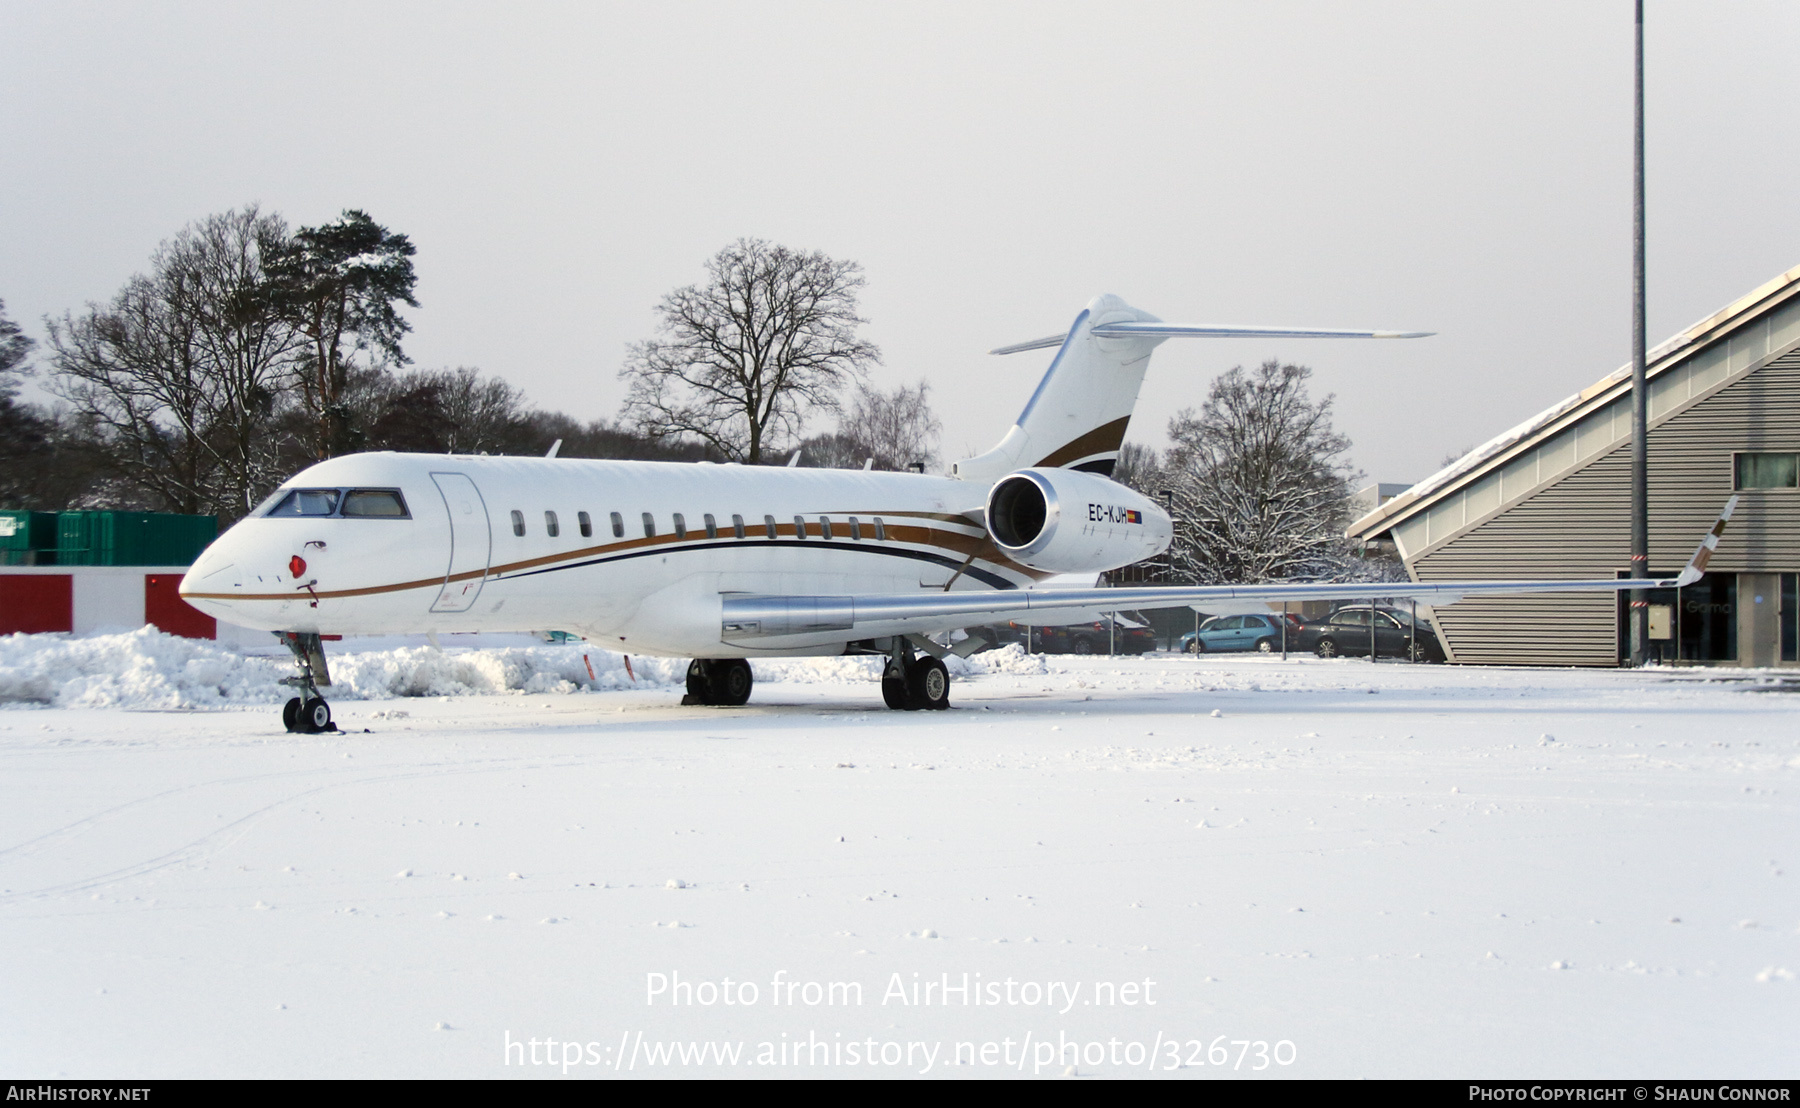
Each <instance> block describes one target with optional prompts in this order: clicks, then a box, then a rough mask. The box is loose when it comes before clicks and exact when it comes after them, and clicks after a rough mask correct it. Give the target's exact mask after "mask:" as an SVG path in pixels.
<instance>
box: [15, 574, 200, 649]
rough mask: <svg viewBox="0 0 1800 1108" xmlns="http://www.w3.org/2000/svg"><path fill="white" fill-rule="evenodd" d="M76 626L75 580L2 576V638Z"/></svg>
mask: <svg viewBox="0 0 1800 1108" xmlns="http://www.w3.org/2000/svg"><path fill="white" fill-rule="evenodd" d="M194 614H195V615H199V614H200V613H199V612H195V613H194ZM74 626H75V589H74V579H73V578H72V577H70V576H69V575H68V574H66V573H53V574H44V573H34V574H17V575H15V574H10V573H8V574H0V635H11V634H14V633H17V632H21V631H22V632H25V633H28V634H31V633H36V632H41V631H69V630H72V629H73V628H74Z"/></svg>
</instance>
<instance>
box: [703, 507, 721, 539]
mask: <svg viewBox="0 0 1800 1108" xmlns="http://www.w3.org/2000/svg"><path fill="white" fill-rule="evenodd" d="M701 518H702V519H704V520H706V537H707V538H709V539H716V538H718V537H719V524H718V522H717V521H716V520H714V519H713V516H712V513H711V512H708V513H706V515H704V516H702V517H701Z"/></svg>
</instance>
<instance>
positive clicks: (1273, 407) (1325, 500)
mask: <svg viewBox="0 0 1800 1108" xmlns="http://www.w3.org/2000/svg"><path fill="white" fill-rule="evenodd" d="M1311 376H1312V370H1310V369H1307V368H1306V367H1304V366H1295V365H1282V364H1280V363H1279V362H1273V361H1270V362H1264V363H1263V364H1262V365H1261V366H1259V367H1257V368H1256V369H1255V370H1252V371H1248V372H1246V371H1245V370H1244V369H1243V367H1241V366H1240V367H1238V368H1236V369H1233V370H1232V371H1231V372H1229V373H1227V374H1225V375H1223V376H1221V377H1220V378H1219V379H1218V380H1216V381H1214V382H1213V386H1212V389H1211V391H1210V393H1209V394H1208V396H1207V400H1206V403H1205V404H1204V405H1203V406H1202V407H1201V409H1200V413H1199V414H1198V415H1195V414H1194V412H1193V410H1192V409H1188V410H1186V411H1183V412H1181V413H1180V414H1179V415H1177V416H1176V417H1175V418H1174V419H1173V420H1171V421H1170V422H1169V437H1170V438H1171V439H1172V440H1174V445H1173V447H1172V448H1171V449H1170V451H1169V454H1168V459H1167V461H1168V471H1169V476H1170V482H1171V487H1172V488H1173V490H1174V515H1175V546H1174V549H1173V551H1172V553H1173V555H1174V558H1173V561H1174V566H1175V569H1176V572H1177V574H1178V575H1180V576H1182V577H1184V578H1186V579H1189V580H1192V581H1196V582H1199V583H1204V584H1211V583H1227V584H1237V583H1253V582H1262V581H1279V580H1318V579H1343V578H1344V577H1346V576H1347V575H1348V576H1350V577H1351V578H1352V579H1354V577H1355V576H1356V567H1355V566H1354V565H1352V564H1350V562H1351V560H1350V559H1349V556H1348V550H1347V546H1346V543H1345V540H1344V537H1343V534H1342V528H1343V525H1344V523H1345V516H1346V515H1347V513H1348V510H1349V507H1348V506H1349V497H1350V493H1351V489H1352V481H1353V480H1354V478H1355V476H1356V475H1355V474H1354V473H1353V472H1352V471H1351V469H1350V467H1349V466H1348V464H1347V463H1346V462H1345V460H1344V455H1345V453H1346V452H1347V451H1348V450H1349V449H1350V440H1349V439H1347V438H1345V437H1344V436H1343V435H1340V434H1338V433H1337V432H1336V431H1334V430H1332V427H1331V402H1332V398H1331V397H1329V396H1327V397H1325V398H1324V399H1323V400H1317V401H1314V400H1312V399H1310V398H1309V397H1308V395H1307V391H1306V382H1307V379H1308V378H1309V377H1311Z"/></svg>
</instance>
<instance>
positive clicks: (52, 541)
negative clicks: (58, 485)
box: [0, 510, 56, 566]
mask: <svg viewBox="0 0 1800 1108" xmlns="http://www.w3.org/2000/svg"><path fill="white" fill-rule="evenodd" d="M55 564H56V513H55V512H22V511H11V510H8V511H0V566H51V565H55Z"/></svg>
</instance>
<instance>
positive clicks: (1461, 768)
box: [0, 632, 1800, 1078]
mask: <svg viewBox="0 0 1800 1108" xmlns="http://www.w3.org/2000/svg"><path fill="white" fill-rule="evenodd" d="M444 646H445V650H443V651H439V650H436V649H434V648H432V647H430V646H427V645H423V644H402V643H346V644H338V645H337V649H336V650H335V652H334V655H333V670H334V674H333V675H334V677H336V678H338V681H339V686H338V687H337V688H336V689H335V690H334V692H335V694H336V695H335V696H334V700H333V703H334V707H335V709H336V711H337V716H338V720H339V722H340V723H341V724H342V725H343V726H345V727H346V728H352V729H354V731H353V733H347V734H343V735H328V736H300V735H289V734H286V733H285V732H283V731H282V730H281V727H280V723H279V721H278V718H277V714H276V711H275V707H274V706H275V704H276V703H277V702H278V701H279V699H281V698H282V696H283V695H284V693H285V690H282V689H280V687H279V686H277V685H275V684H274V678H275V677H277V676H279V675H280V673H281V672H283V667H282V666H281V664H280V662H281V660H280V659H278V658H276V657H274V655H273V654H272V653H271V654H270V655H269V656H267V657H256V658H244V657H240V656H237V655H233V654H229V653H225V652H222V651H219V650H218V649H216V648H215V647H213V646H211V645H210V644H203V643H190V642H185V641H182V640H171V639H168V638H165V637H162V636H160V635H156V634H154V633H148V632H145V633H139V634H137V635H133V636H110V637H99V638H92V639H74V640H71V639H65V638H61V637H57V636H37V637H25V636H21V637H14V638H11V639H0V1070H4V1071H5V1072H7V1073H8V1074H10V1075H13V1076H15V1077H50V1076H56V1075H67V1076H78V1077H130V1076H215V1075H252V1076H275V1075H293V1076H325V1075H333V1076H336V1075H393V1076H471V1077H505V1076H533V1077H561V1076H562V1074H563V1072H564V1063H568V1064H567V1074H568V1076H569V1077H571V1078H573V1077H577V1076H614V1075H627V1074H629V1075H633V1076H646V1075H650V1076H656V1075H663V1074H689V1075H700V1074H705V1075H726V1074H741V1075H749V1076H797V1075H809V1074H820V1075H830V1076H890V1075H911V1074H917V1073H927V1074H929V1075H932V1076H937V1075H953V1076H1012V1075H1017V1074H1021V1073H1022V1074H1024V1075H1027V1076H1029V1075H1032V1074H1042V1075H1044V1076H1051V1075H1055V1076H1062V1075H1064V1074H1066V1073H1068V1072H1070V1070H1071V1068H1072V1069H1073V1070H1074V1072H1075V1073H1077V1074H1093V1075H1100V1076H1109V1075H1120V1076H1124V1075H1131V1074H1137V1075H1146V1076H1147V1075H1150V1074H1151V1073H1153V1072H1154V1073H1155V1074H1157V1075H1159V1076H1161V1075H1164V1074H1172V1075H1174V1076H1184V1077H1213V1076H1225V1075H1240V1076H1242V1075H1249V1074H1252V1073H1255V1072H1259V1071H1258V1070H1257V1067H1259V1066H1262V1067H1265V1068H1263V1069H1261V1070H1260V1073H1261V1074H1262V1075H1264V1076H1275V1075H1279V1076H1306V1077H1323V1076H1455V1077H1470V1076H1487V1077H1494V1076H1536V1077H1546V1076H1626V1075H1656V1076H1714V1075H1729V1076H1734V1077H1745V1076H1791V1075H1792V1074H1793V1072H1794V1067H1795V1058H1796V1054H1795V1046H1794V1044H1795V1043H1796V1042H1800V979H1797V978H1796V974H1800V896H1796V889H1797V888H1800V808H1797V806H1796V802H1795V801H1796V796H1797V795H1800V726H1797V724H1800V712H1797V709H1800V692H1797V691H1796V689H1795V687H1794V686H1793V685H1787V684H1782V683H1781V681H1780V679H1779V678H1778V676H1777V675H1774V674H1769V673H1762V674H1749V675H1746V674H1744V673H1741V672H1739V671H1685V672H1683V671H1674V672H1671V671H1660V672H1645V673H1618V672H1576V671H1522V670H1493V669H1473V668H1466V669H1465V668H1457V667H1445V666H1429V667H1428V666H1405V665H1399V664H1389V663H1385V662H1384V663H1383V664H1380V665H1371V664H1370V663H1369V662H1367V661H1366V660H1364V661H1333V662H1321V661H1318V660H1316V659H1310V658H1306V659H1294V660H1291V661H1288V662H1285V663H1284V662H1281V661H1280V660H1278V659H1272V658H1252V657H1238V658H1222V657H1218V656H1208V657H1204V658H1189V657H1170V656H1153V657H1149V658H1144V659H1131V660H1125V659H1107V658H1095V659H1074V658H1049V659H1045V658H1042V657H1024V656H1020V655H1018V654H1017V653H1016V651H1015V652H1012V653H1008V654H1005V655H999V656H996V655H984V656H980V657H978V658H977V659H976V660H975V661H974V662H973V663H971V664H969V665H966V666H964V667H962V669H963V671H964V672H963V673H962V674H961V676H960V677H959V679H958V681H957V682H956V684H955V685H954V686H953V690H952V697H953V704H954V708H953V710H952V711H949V712H944V713H901V712H890V711H887V710H886V709H884V708H883V707H882V706H881V703H880V697H879V694H878V692H877V690H876V688H875V686H874V684H873V682H872V680H871V679H870V678H871V676H872V673H873V670H872V668H871V664H870V663H867V662H865V661H861V660H849V659H827V660H811V661H792V662H778V663H769V664H760V663H759V664H758V666H757V672H758V680H759V683H758V686H757V690H756V695H755V697H754V699H753V700H752V703H751V704H750V706H748V707H746V708H740V709H710V708H682V707H679V706H678V704H677V701H678V699H679V693H680V688H679V685H678V680H679V677H680V675H681V672H682V667H681V666H680V665H679V664H676V663H671V662H667V661H659V660H651V659H641V658H634V659H633V660H632V665H633V670H632V675H633V676H635V678H636V680H635V681H634V680H633V679H632V677H631V676H627V675H626V674H625V671H624V663H623V661H622V659H620V658H618V657H617V656H616V655H611V654H607V653H605V652H602V651H599V650H595V649H593V648H590V647H584V646H581V645H572V646H545V645H541V644H534V643H531V642H530V641H529V640H526V639H522V638H521V639H519V640H517V641H507V642H503V643H494V642H492V641H486V642H482V643H480V644H477V645H475V646H471V645H469V644H468V643H467V642H463V641H460V640H459V641H458V642H450V641H446V643H445V644H444ZM584 655H585V660H584ZM589 666H592V667H593V676H592V677H591V678H590V677H589V676H588V667H589ZM1746 677H1747V679H1745V678H1746ZM403 694H411V695H403ZM480 694H485V695H480ZM365 728H366V729H367V731H366V732H365V731H364V729H365ZM965 975H966V976H965ZM726 979H729V980H730V981H731V983H732V985H731V995H732V999H733V1000H734V1001H736V1003H733V1004H730V1005H727V1004H724V1003H722V1002H721V1001H720V998H719V995H718V994H719V992H720V988H721V983H722V982H724V981H725V980H726ZM965 982H967V984H968V985H969V986H970V988H969V989H968V990H967V992H966V993H965V992H958V991H956V988H955V987H959V986H962V985H964V983H965ZM945 983H948V984H949V985H951V986H952V987H953V988H952V991H950V992H949V993H948V994H946V993H945V992H944V991H943V989H942V987H941V986H942V985H944V984H945ZM928 984H929V985H931V986H933V988H932V989H931V990H930V991H929V993H927V992H926V990H925V986H926V985H928ZM684 985H685V986H687V988H686V989H684V988H683V987H682V986H684ZM833 985H835V986H836V988H835V990H834V989H833V988H832V986H833ZM695 986H698V987H697V988H695ZM857 987H860V1003H856V1001H857V999H858V997H857ZM659 988H660V989H661V990H662V991H660V992H656V991H655V990H657V989H659ZM752 990H754V991H753V992H752ZM915 990H917V991H915ZM902 994H903V995H902ZM709 999H710V1000H712V1001H713V1003H705V1001H707V1000H709ZM809 1000H816V1001H818V1003H813V1004H809V1003H808V1001H809ZM915 1000H917V1001H923V1002H926V1003H913V1001H915ZM834 1001H835V1003H833V1002H834ZM965 1001H966V1003H965ZM977 1001H980V1002H981V1003H976V1002H977ZM988 1001H993V1003H988ZM533 1040H536V1042H535V1043H534V1042H533ZM546 1040H552V1041H554V1045H553V1046H546V1045H545V1042H546ZM509 1043H514V1044H519V1045H518V1046H517V1048H515V1049H509V1047H508V1044H509ZM1240 1043H1243V1044H1246V1045H1239V1044H1240ZM569 1044H573V1047H571V1046H570V1045H569ZM1259 1044H1262V1045H1259ZM695 1049H705V1050H707V1051H709V1052H711V1053H709V1054H708V1055H707V1056H706V1058H705V1059H704V1060H694V1059H692V1058H691V1057H690V1059H689V1061H688V1062H687V1063H686V1064H683V1063H681V1062H680V1061H679V1058H680V1053H679V1052H680V1051H681V1050H687V1051H690V1052H691V1051H693V1050H695ZM733 1049H740V1050H741V1051H742V1052H743V1053H742V1055H741V1058H740V1061H739V1062H738V1063H737V1064H736V1065H735V1066H734V1065H732V1064H730V1063H729V1062H727V1063H725V1064H721V1063H720V1061H719V1055H718V1053H717V1052H719V1051H725V1052H727V1053H729V1052H730V1051H731V1050H733ZM669 1051H675V1052H676V1053H675V1055H674V1057H675V1058H676V1059H677V1061H675V1062H673V1063H671V1062H669V1061H667V1060H666V1058H667V1052H669ZM533 1055H535V1059H536V1062H537V1063H539V1064H535V1065H534V1064H533V1057H532V1056H533ZM796 1055H798V1058H796ZM871 1056H872V1057H873V1064H870V1062H869V1061H868V1059H869V1058H870V1057H871ZM759 1057H761V1058H764V1059H766V1060H768V1061H770V1062H772V1063H773V1064H763V1065H755V1064H752V1063H753V1062H755V1061H756V1060H757V1059H758V1058H759ZM659 1059H661V1060H660V1061H659ZM546 1061H547V1062H549V1063H550V1064H543V1063H545V1062H546ZM1176 1063H1180V1064H1182V1065H1183V1067H1184V1068H1181V1069H1174V1070H1170V1069H1168V1068H1167V1067H1169V1066H1171V1065H1173V1064H1176Z"/></svg>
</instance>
